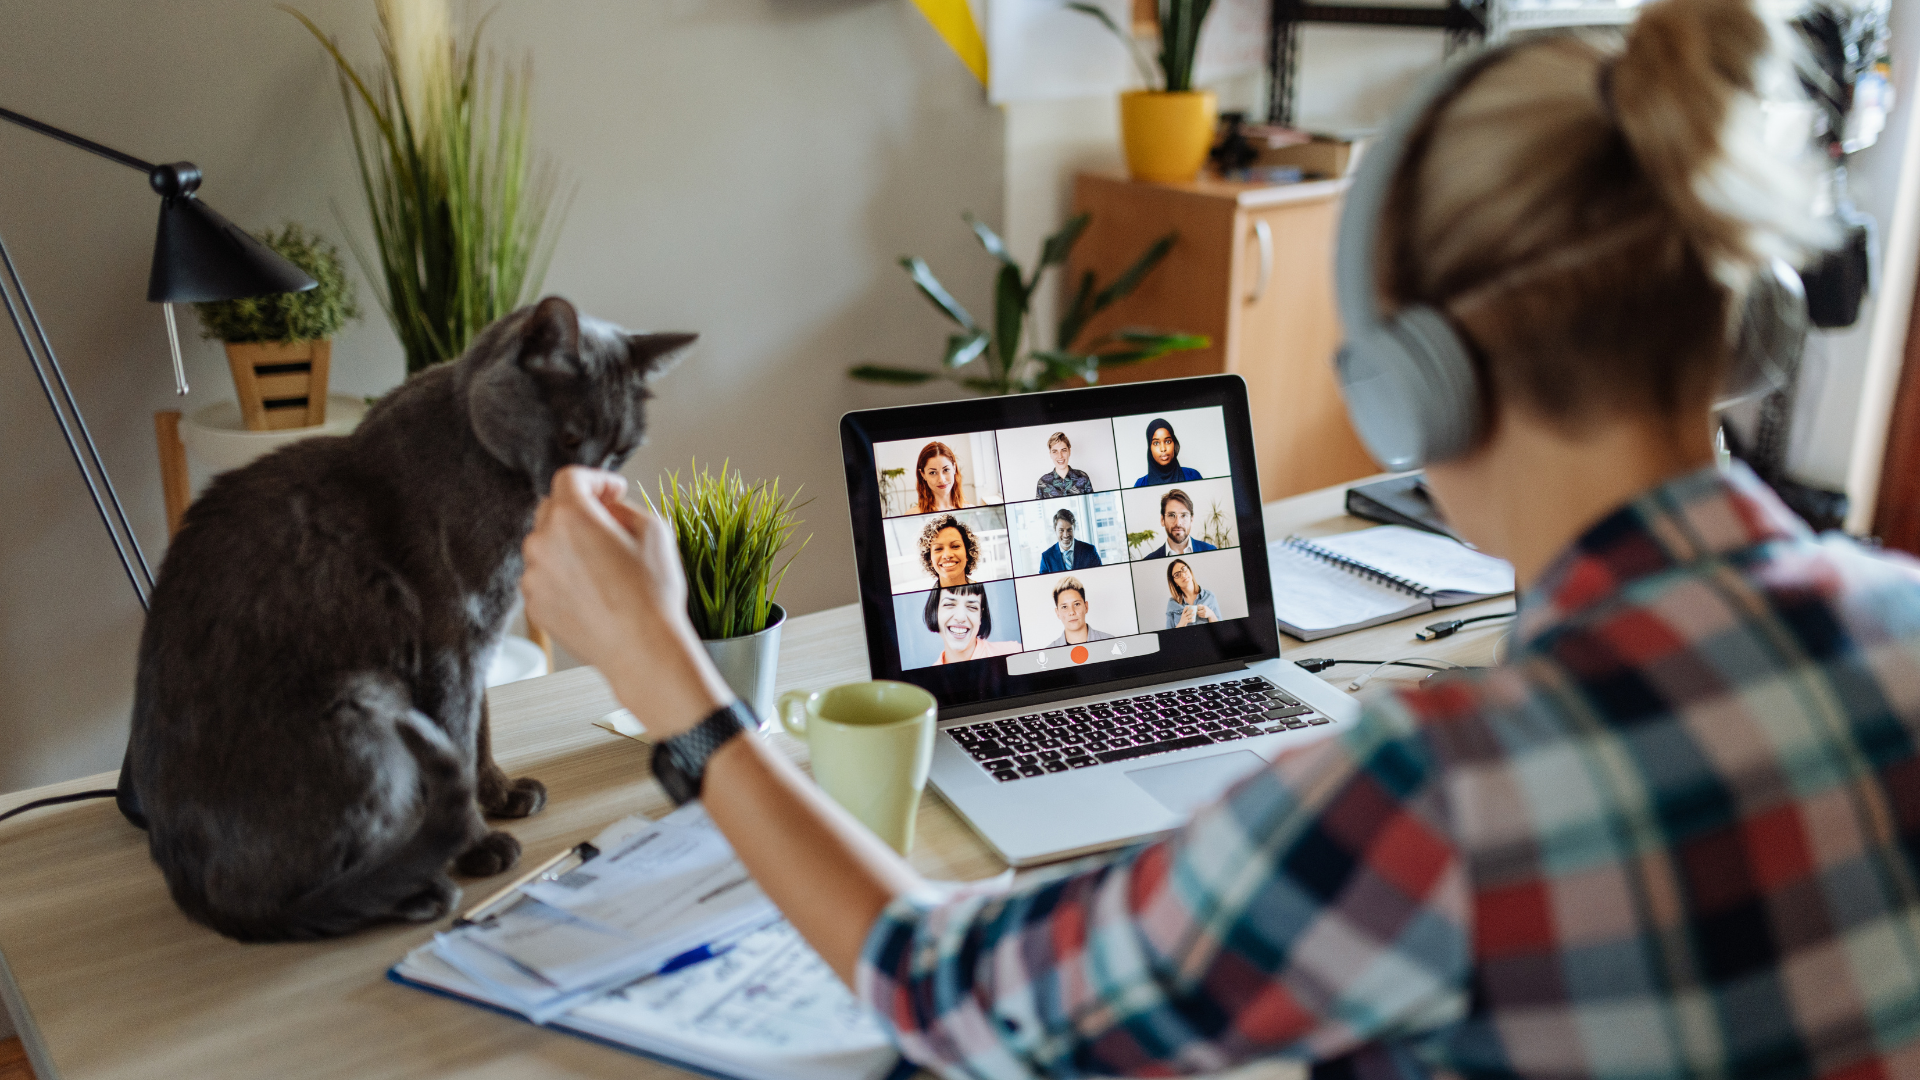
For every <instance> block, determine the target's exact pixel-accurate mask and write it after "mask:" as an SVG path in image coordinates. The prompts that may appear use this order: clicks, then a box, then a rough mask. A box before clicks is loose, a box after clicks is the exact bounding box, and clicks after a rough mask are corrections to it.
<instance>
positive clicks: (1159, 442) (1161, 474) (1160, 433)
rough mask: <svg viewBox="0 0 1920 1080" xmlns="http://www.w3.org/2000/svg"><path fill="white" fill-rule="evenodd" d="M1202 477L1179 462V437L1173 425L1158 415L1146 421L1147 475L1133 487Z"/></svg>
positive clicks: (1174, 482) (1198, 471) (1134, 483)
mask: <svg viewBox="0 0 1920 1080" xmlns="http://www.w3.org/2000/svg"><path fill="white" fill-rule="evenodd" d="M1200 479H1203V477H1202V475H1201V473H1200V470H1198V469H1189V468H1187V467H1186V466H1185V465H1182V464H1180V437H1179V436H1178V435H1175V434H1174V433H1173V425H1172V424H1170V423H1168V422H1167V421H1166V420H1164V419H1161V418H1159V417H1155V418H1154V419H1152V420H1150V421H1148V422H1147V475H1145V476H1142V477H1141V478H1140V479H1138V480H1135V481H1134V482H1133V486H1134V487H1153V486H1155V485H1158V484H1178V483H1180V482H1181V481H1183V480H1200Z"/></svg>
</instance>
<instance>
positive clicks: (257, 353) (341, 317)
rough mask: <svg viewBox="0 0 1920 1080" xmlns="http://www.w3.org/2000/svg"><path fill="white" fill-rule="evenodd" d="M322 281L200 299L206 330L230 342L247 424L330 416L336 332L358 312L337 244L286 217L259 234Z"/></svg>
mask: <svg viewBox="0 0 1920 1080" xmlns="http://www.w3.org/2000/svg"><path fill="white" fill-rule="evenodd" d="M259 238H260V241H261V242H262V243H264V244H266V245H267V246H268V247H270V248H272V249H273V250H274V251H276V252H278V253H280V254H281V255H284V256H286V258H287V260H288V261H290V262H292V263H293V264H294V265H295V266H298V267H299V268H300V269H302V270H305V271H306V272H307V274H308V275H309V276H311V277H312V278H313V279H314V280H315V281H317V282H319V283H320V284H319V285H318V286H317V287H315V288H312V289H308V290H307V291H306V292H298V293H275V294H273V295H270V296H251V297H247V298H245V299H241V300H221V301H218V302H215V303H207V304H195V305H194V309H195V310H196V311H198V312H199V314H200V325H201V328H202V331H203V335H204V336H205V337H207V338H209V339H212V340H216V341H221V342H224V343H225V344H226V348H227V366H228V367H229V369H231V370H232V372H233V389H234V391H235V393H236V394H238V395H239V398H240V415H241V417H242V418H243V419H244V420H245V422H246V425H247V429H248V430H249V431H279V430H284V429H286V428H303V427H317V426H318V425H320V424H324V423H326V422H327V369H328V367H329V365H330V363H331V361H332V358H333V340H332V339H333V335H334V334H336V333H338V332H339V331H340V328H341V327H342V326H345V325H346V324H347V322H348V320H350V319H354V318H357V317H359V314H360V309H359V306H358V305H357V304H356V303H355V300H354V293H353V283H352V282H351V281H349V280H347V272H346V268H345V267H344V266H342V265H341V263H340V253H339V251H337V250H336V249H335V248H334V246H333V245H332V244H329V243H327V242H326V241H325V240H322V239H321V238H320V237H318V236H315V235H314V234H312V233H310V232H307V231H306V230H305V229H303V228H301V227H300V226H299V225H294V224H289V225H288V226H287V227H286V228H284V229H282V230H280V231H279V232H277V233H276V232H273V231H272V230H268V231H267V232H263V233H260V234H259Z"/></svg>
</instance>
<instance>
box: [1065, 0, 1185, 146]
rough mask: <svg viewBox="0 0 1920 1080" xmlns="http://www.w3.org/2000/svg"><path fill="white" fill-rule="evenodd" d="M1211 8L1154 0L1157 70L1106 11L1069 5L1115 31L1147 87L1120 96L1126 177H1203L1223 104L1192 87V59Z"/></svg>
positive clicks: (1170, 0)
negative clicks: (1208, 10) (1158, 47)
mask: <svg viewBox="0 0 1920 1080" xmlns="http://www.w3.org/2000/svg"><path fill="white" fill-rule="evenodd" d="M1212 4H1213V0H1156V5H1155V7H1156V11H1155V13H1156V15H1157V16H1158V18H1157V20H1156V22H1157V24H1158V26H1159V30H1160V54H1159V56H1158V57H1157V58H1155V59H1157V60H1158V61H1159V63H1158V64H1157V65H1156V64H1155V63H1154V61H1153V60H1152V59H1149V58H1148V57H1147V55H1146V52H1145V51H1144V50H1143V49H1141V47H1140V43H1139V42H1138V41H1136V40H1134V37H1133V35H1132V34H1131V33H1129V32H1128V31H1126V30H1123V29H1121V27H1120V25H1119V24H1118V23H1116V22H1114V20H1113V16H1111V15H1109V14H1107V13H1106V11H1104V10H1102V9H1101V8H1099V7H1096V6H1095V5H1093V4H1090V3H1070V4H1068V5H1067V6H1068V7H1070V8H1072V9H1074V10H1075V11H1079V12H1083V13H1085V14H1087V15H1091V16H1093V17H1094V18H1096V19H1099V20H1100V22H1101V23H1102V24H1103V25H1105V26H1106V28H1107V29H1109V30H1111V31H1113V32H1114V34H1115V35H1116V36H1118V37H1119V38H1120V40H1121V43H1122V44H1124V45H1125V46H1126V48H1127V51H1128V52H1129V53H1130V54H1131V55H1132V56H1133V61H1134V63H1135V64H1136V65H1138V66H1139V68H1140V77H1141V78H1142V79H1143V80H1144V81H1145V82H1146V84H1147V88H1146V89H1144V90H1129V91H1126V92H1125V93H1123V94H1121V95H1120V142H1121V146H1122V148H1123V149H1124V150H1125V151H1126V156H1127V172H1128V173H1129V174H1131V175H1132V176H1133V178H1134V179H1136V180H1153V181H1158V182H1161V183H1185V182H1186V181H1189V180H1192V179H1193V178H1194V177H1196V176H1198V175H1200V166H1202V165H1204V164H1206V160H1207V151H1208V150H1209V149H1211V148H1212V147H1213V135H1214V128H1215V126H1216V125H1217V124H1218V122H1219V116H1220V102H1219V100H1218V99H1217V98H1216V97H1215V96H1214V93H1213V91H1211V90H1195V89H1194V88H1193V58H1194V54H1195V53H1197V52H1198V51H1199V49H1200V26H1201V24H1202V23H1204V22H1206V20H1207V9H1208V8H1209V7H1211V6H1212ZM1156 66H1157V68H1158V70H1157V71H1156Z"/></svg>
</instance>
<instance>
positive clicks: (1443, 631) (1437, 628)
mask: <svg viewBox="0 0 1920 1080" xmlns="http://www.w3.org/2000/svg"><path fill="white" fill-rule="evenodd" d="M1516 614H1517V612H1514V611H1496V612H1494V613H1493V614H1491V615H1475V616H1473V617H1472V618H1468V619H1442V620H1441V621H1439V622H1437V623H1428V624H1427V625H1425V626H1423V627H1421V628H1420V629H1418V630H1415V631H1414V632H1413V636H1414V637H1415V638H1416V639H1418V640H1420V641H1438V640H1440V639H1441V638H1443V637H1452V636H1453V634H1454V632H1455V631H1457V630H1459V629H1460V628H1461V627H1463V626H1466V625H1468V624H1469V623H1477V622H1486V621H1487V620H1488V619H1511V618H1513V617H1514V615H1516Z"/></svg>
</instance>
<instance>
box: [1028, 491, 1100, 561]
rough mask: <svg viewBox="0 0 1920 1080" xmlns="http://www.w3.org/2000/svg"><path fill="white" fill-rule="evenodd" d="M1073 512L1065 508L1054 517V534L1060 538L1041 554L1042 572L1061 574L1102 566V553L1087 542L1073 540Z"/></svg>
mask: <svg viewBox="0 0 1920 1080" xmlns="http://www.w3.org/2000/svg"><path fill="white" fill-rule="evenodd" d="M1073 526H1074V520H1073V511H1071V510H1068V509H1066V508H1064V507H1062V508H1061V510H1060V511H1059V512H1058V513H1056V514H1054V515H1053V533H1054V535H1055V536H1058V537H1059V538H1060V542H1059V543H1058V544H1050V545H1048V546H1047V550H1045V551H1043V552H1041V553H1040V572H1041V573H1043V574H1059V573H1064V572H1066V571H1068V570H1086V569H1089V568H1091V567H1095V566H1099V565H1100V551H1099V549H1098V548H1095V547H1094V546H1093V545H1092V544H1089V543H1087V542H1086V541H1085V540H1075V539H1074V538H1073Z"/></svg>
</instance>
